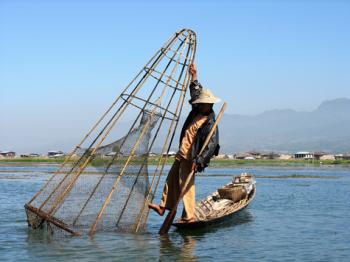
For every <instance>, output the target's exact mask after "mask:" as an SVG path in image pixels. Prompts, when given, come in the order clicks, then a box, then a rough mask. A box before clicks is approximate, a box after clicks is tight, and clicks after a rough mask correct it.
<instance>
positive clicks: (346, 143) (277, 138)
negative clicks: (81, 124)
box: [9, 98, 350, 153]
mask: <svg viewBox="0 0 350 262" xmlns="http://www.w3.org/2000/svg"><path fill="white" fill-rule="evenodd" d="M184 119H185V116H184V115H183V117H182V118H181V119H180V123H179V125H178V129H177V132H176V135H175V137H174V140H173V146H172V149H173V150H177V148H178V145H179V133H180V131H181V126H182V124H183V122H184ZM129 126H130V122H124V123H123V122H121V123H120V124H119V126H118V128H117V129H116V133H114V134H113V135H112V137H111V138H110V139H111V140H110V141H109V142H111V141H112V140H116V138H118V139H119V138H120V137H122V136H124V135H125V132H126V131H127V130H128V127H129ZM219 127H220V144H221V152H225V153H233V152H242V151H248V150H266V151H270V150H273V151H289V152H295V151H299V150H307V151H316V150H322V151H327V152H349V151H350V99H347V98H339V99H335V100H329V101H324V102H323V103H321V104H320V106H319V107H318V108H316V109H315V110H313V111H311V112H300V111H295V110H291V109H283V110H271V111H266V112H264V113H262V114H258V115H255V116H246V115H236V114H225V115H224V116H223V118H222V120H221V122H220V124H219ZM166 132H167V127H166V125H165V126H162V129H161V131H160V134H159V138H160V139H159V140H158V142H156V143H155V145H154V148H153V151H154V152H159V151H160V143H162V142H163V141H164V139H163V138H164V136H165V133H166ZM81 137H82V134H81V135H78V134H75V136H73V135H71V137H70V138H68V139H62V138H60V139H56V140H53V139H52V140H51V139H46V140H45V141H44V140H41V141H40V143H36V145H37V146H36V147H35V148H34V147H33V146H31V147H30V148H28V149H26V150H27V151H26V152H32V151H38V152H46V151H47V150H50V149H60V150H64V151H67V152H68V151H69V150H70V149H71V148H73V145H75V144H76V143H77V142H78V141H79V140H80V139H81ZM24 144H25V143H24ZM28 147H29V145H28ZM9 148H10V147H9ZM15 149H16V148H15ZM22 151H24V150H23V149H22Z"/></svg>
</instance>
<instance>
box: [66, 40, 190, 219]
mask: <svg viewBox="0 0 350 262" xmlns="http://www.w3.org/2000/svg"><path fill="white" fill-rule="evenodd" d="M172 43H173V42H172ZM182 45H183V43H181V44H180V45H179V47H178V49H180V48H181V46H182ZM174 56H175V55H174ZM170 64H171V62H169V63H168V64H167V66H166V68H165V69H164V71H163V73H162V75H163V74H164V73H165V72H166V70H167V69H168V67H169V66H170ZM159 83H160V79H159V81H158V82H157V83H156V85H155V87H154V88H153V90H152V92H151V94H150V95H149V97H148V98H147V100H144V102H145V104H144V107H143V108H142V109H141V111H140V112H139V114H138V116H137V118H136V120H135V121H134V122H133V124H132V126H131V127H130V129H129V132H128V133H127V136H126V137H125V138H124V140H123V142H122V144H121V146H120V147H122V146H123V145H124V143H125V141H126V140H127V138H128V136H129V134H130V132H131V130H132V129H133V128H134V126H135V124H136V122H137V121H138V119H139V117H140V116H141V114H142V112H143V111H144V110H145V108H146V106H147V105H148V104H153V103H150V102H149V100H150V99H151V97H152V95H153V93H154V92H155V90H156V88H157V86H158V84H159ZM153 105H155V104H153ZM165 110H166V109H165ZM165 113H166V112H165ZM116 157H117V154H116V155H115V156H114V157H113V158H112V160H111V161H110V164H109V165H108V166H107V168H106V170H105V172H104V175H102V177H101V178H100V179H99V181H98V183H97V184H96V186H95V187H94V189H93V191H92V193H91V194H90V196H89V198H88V199H87V201H86V202H85V204H84V205H83V207H82V209H81V210H80V211H79V213H78V216H77V217H76V218H75V219H74V222H73V224H75V223H76V221H77V220H78V218H79V217H80V215H81V213H82V212H83V210H84V209H85V207H86V206H87V204H88V202H89V201H90V199H91V198H92V196H93V194H94V193H95V192H96V190H97V188H98V186H99V185H100V184H101V182H102V180H103V178H104V177H105V174H106V173H107V172H108V170H109V168H110V167H111V165H112V164H113V162H114V161H115V159H116Z"/></svg>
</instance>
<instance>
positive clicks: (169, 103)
mask: <svg viewBox="0 0 350 262" xmlns="http://www.w3.org/2000/svg"><path fill="white" fill-rule="evenodd" d="M190 50H191V47H190V45H188V50H187V55H188V53H189V52H190ZM171 61H174V62H176V63H178V64H182V65H183V66H182V69H181V72H180V75H179V77H178V80H177V81H176V83H177V85H179V84H180V80H181V78H182V75H183V72H184V69H185V67H186V66H185V65H184V64H185V63H186V61H187V60H185V63H180V62H178V61H176V60H174V59H173V58H171ZM167 77H168V78H170V76H167ZM185 77H186V76H185ZM185 79H186V78H185ZM177 85H176V87H175V88H174V91H173V93H172V95H171V98H170V100H169V102H168V104H167V107H166V111H168V108H169V107H170V105H171V102H172V100H173V98H174V95H175V93H176V91H177V90H178V89H177ZM181 85H182V84H181ZM182 86H183V85H182ZM180 90H181V89H180ZM166 111H165V112H164V114H163V116H162V118H161V122H160V123H159V125H158V129H157V131H156V132H155V134H154V136H153V140H152V142H151V144H150V146H149V149H148V152H147V153H148V154H149V152H150V150H151V148H152V146H153V143H154V141H155V139H156V137H157V135H158V132H159V130H160V127H161V126H162V123H163V121H164V118H165V115H166ZM176 117H177V116H176V115H174V118H176ZM174 118H173V119H174ZM177 120H178V119H177ZM170 129H171V128H170ZM170 129H169V130H170ZM166 141H167V138H166ZM165 143H167V142H165ZM146 163H147V162H146ZM143 166H144V165H142V166H141V168H140V170H139V174H138V176H137V178H136V179H135V181H134V183H133V185H132V188H131V190H130V192H129V195H128V198H127V200H126V202H125V204H124V206H123V209H122V212H121V214H120V215H119V218H118V219H117V223H116V225H118V224H119V221H120V219H121V217H122V216H123V213H124V211H125V209H126V206H127V205H128V202H129V199H130V197H131V194H132V192H133V189H134V187H135V185H136V183H137V181H138V177H139V175H140V172H141V170H142V168H143ZM152 181H153V179H152ZM147 196H148V194H147ZM146 199H147V197H146ZM142 210H143V208H142ZM141 212H143V211H141ZM138 224H139V223H138ZM136 228H138V226H137V227H136Z"/></svg>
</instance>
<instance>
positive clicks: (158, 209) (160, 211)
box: [148, 203, 165, 216]
mask: <svg viewBox="0 0 350 262" xmlns="http://www.w3.org/2000/svg"><path fill="white" fill-rule="evenodd" d="M148 207H149V208H150V209H152V210H154V211H156V212H157V214H158V215H160V216H163V215H164V212H165V208H164V207H161V206H159V205H155V204H151V203H149V204H148Z"/></svg>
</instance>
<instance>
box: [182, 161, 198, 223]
mask: <svg viewBox="0 0 350 262" xmlns="http://www.w3.org/2000/svg"><path fill="white" fill-rule="evenodd" d="M191 168H192V162H191V161H188V160H181V163H180V185H182V184H183V183H185V181H186V179H187V177H188V176H189V174H190V173H191ZM194 177H195V176H194V175H193V176H192V178H191V180H190V182H189V184H188V187H187V188H188V190H186V192H185V194H184V197H183V199H182V200H183V203H184V209H183V211H182V219H183V220H186V221H189V220H192V219H194V218H195V216H194V211H195V206H196V192H195V186H194Z"/></svg>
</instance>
